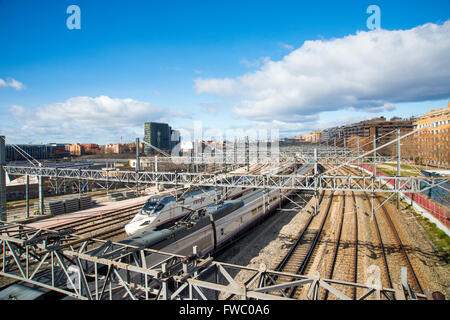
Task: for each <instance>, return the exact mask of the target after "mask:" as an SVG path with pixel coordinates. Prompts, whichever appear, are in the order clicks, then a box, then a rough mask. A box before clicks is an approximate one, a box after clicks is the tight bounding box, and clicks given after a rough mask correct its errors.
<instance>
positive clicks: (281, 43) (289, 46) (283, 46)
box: [278, 42, 294, 50]
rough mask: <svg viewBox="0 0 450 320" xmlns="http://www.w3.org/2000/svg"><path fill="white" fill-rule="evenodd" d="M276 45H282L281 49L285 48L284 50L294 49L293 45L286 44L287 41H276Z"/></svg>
mask: <svg viewBox="0 0 450 320" xmlns="http://www.w3.org/2000/svg"><path fill="white" fill-rule="evenodd" d="M278 45H279V46H280V47H282V48H283V49H286V50H292V49H294V46H293V45H290V44H288V43H283V42H278Z"/></svg>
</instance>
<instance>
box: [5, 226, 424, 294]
mask: <svg viewBox="0 0 450 320" xmlns="http://www.w3.org/2000/svg"><path fill="white" fill-rule="evenodd" d="M0 230H1V234H0V250H1V266H0V275H2V276H5V277H9V278H13V279H16V280H19V281H24V282H27V283H30V284H34V285H37V286H39V287H42V288H46V289H48V290H53V291H57V292H60V293H62V294H65V295H67V296H70V297H73V298H76V299H81V300H105V299H106V300H116V299H120V300H123V299H133V300H137V299H145V300H178V299H204V300H206V299H217V298H218V294H219V293H222V294H226V295H228V296H225V297H222V298H223V299H229V298H232V297H234V296H236V297H237V298H240V299H249V298H251V299H258V300H265V299H269V300H274V299H288V298H287V297H286V296H285V295H284V292H285V289H288V288H294V287H298V288H299V289H300V288H304V290H306V297H305V299H311V300H315V299H319V296H320V295H319V292H320V290H328V291H329V292H330V293H331V294H332V295H334V296H335V297H336V298H337V299H342V300H349V299H350V298H349V297H348V296H347V295H346V294H345V293H343V290H342V288H357V289H358V290H359V293H360V295H359V297H358V300H364V299H371V298H372V299H396V300H402V299H413V300H416V299H431V293H430V292H429V291H426V292H425V294H418V293H415V292H414V291H413V289H412V286H410V285H408V283H407V282H406V279H407V277H406V273H405V272H404V271H405V270H403V269H402V279H400V281H399V282H398V284H396V285H395V288H384V287H382V286H381V280H380V278H379V273H378V275H376V274H377V273H376V272H375V273H374V274H375V276H373V277H372V278H371V279H370V281H368V283H367V284H358V283H351V282H344V281H338V280H332V279H325V278H322V277H321V276H320V275H319V274H318V273H317V274H315V275H314V276H304V275H297V274H291V273H286V272H276V271H272V270H267V269H266V268H265V266H261V267H260V268H259V269H257V268H251V267H243V266H239V265H234V264H228V263H222V262H217V261H214V260H213V259H212V258H211V257H207V258H199V257H198V256H197V252H196V247H194V248H193V253H192V255H189V256H181V255H176V254H171V253H166V252H161V251H157V250H152V249H140V248H137V247H134V246H130V245H124V244H120V243H114V242H111V241H104V240H97V239H89V240H84V241H82V242H80V241H78V242H79V243H78V244H77V245H76V247H74V245H73V244H74V243H76V242H77V239H78V240H79V238H78V236H76V235H75V234H73V233H72V230H65V231H60V232H57V231H52V230H47V229H36V228H32V227H28V226H24V225H19V224H12V223H6V222H0ZM148 255H158V256H160V257H161V259H160V260H159V261H160V262H159V263H156V264H155V265H147V264H146V259H145V258H146V257H147V256H148ZM372 267H373V266H372ZM239 271H245V272H247V273H249V274H250V277H249V278H248V280H247V281H245V282H244V283H240V282H238V281H236V280H235V279H234V278H233V276H232V274H235V273H237V272H239ZM280 277H284V278H285V277H289V278H290V279H291V281H288V282H283V283H282V282H277V279H279V278H280ZM337 286H338V287H339V288H337ZM370 297H371V298H370Z"/></svg>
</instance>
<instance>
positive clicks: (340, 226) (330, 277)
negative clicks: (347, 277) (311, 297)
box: [323, 193, 345, 300]
mask: <svg viewBox="0 0 450 320" xmlns="http://www.w3.org/2000/svg"><path fill="white" fill-rule="evenodd" d="M341 211H342V212H341V220H340V223H339V230H338V236H337V239H336V245H335V247H334V254H333V260H332V262H331V266H330V272H329V274H328V278H329V279H332V278H333V273H334V267H335V265H336V260H337V255H338V251H339V246H340V244H341V234H342V226H343V225H344V216H345V193H344V194H343V196H342V210H341ZM328 292H329V291H328V290H326V289H325V294H324V298H323V299H324V300H327V299H328Z"/></svg>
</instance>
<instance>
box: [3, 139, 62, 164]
mask: <svg viewBox="0 0 450 320" xmlns="http://www.w3.org/2000/svg"><path fill="white" fill-rule="evenodd" d="M65 146H66V145H65V144H58V143H49V144H19V145H14V146H12V145H9V144H7V145H6V146H5V149H6V155H5V160H6V161H16V160H26V158H25V156H24V155H27V154H28V155H30V156H31V157H32V158H34V159H37V160H44V159H58V158H63V157H67V156H69V155H70V152H68V151H67V150H66V147H65ZM22 150H23V151H22ZM27 157H28V156H27Z"/></svg>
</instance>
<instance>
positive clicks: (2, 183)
mask: <svg viewBox="0 0 450 320" xmlns="http://www.w3.org/2000/svg"><path fill="white" fill-rule="evenodd" d="M5 159H6V147H5V136H0V220H3V221H6V220H7V215H6V173H5V170H4V169H3V166H4V165H6V160H5Z"/></svg>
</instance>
